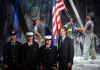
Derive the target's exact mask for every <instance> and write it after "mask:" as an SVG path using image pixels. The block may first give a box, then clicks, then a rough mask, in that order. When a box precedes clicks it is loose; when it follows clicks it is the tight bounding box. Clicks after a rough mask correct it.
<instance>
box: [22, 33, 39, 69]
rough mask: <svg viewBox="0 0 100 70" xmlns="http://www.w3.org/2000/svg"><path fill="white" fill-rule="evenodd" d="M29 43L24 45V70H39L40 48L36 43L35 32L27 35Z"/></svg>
mask: <svg viewBox="0 0 100 70" xmlns="http://www.w3.org/2000/svg"><path fill="white" fill-rule="evenodd" d="M26 39H27V42H26V43H25V44H24V45H23V57H24V58H23V60H24V61H23V64H24V70H38V67H39V66H38V65H39V46H38V44H37V43H36V42H35V41H34V38H33V32H27V33H26Z"/></svg>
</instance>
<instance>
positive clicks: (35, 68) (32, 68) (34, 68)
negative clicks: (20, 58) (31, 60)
mask: <svg viewBox="0 0 100 70" xmlns="http://www.w3.org/2000/svg"><path fill="white" fill-rule="evenodd" d="M23 70H39V65H37V64H24V66H23Z"/></svg>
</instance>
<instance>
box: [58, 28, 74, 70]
mask: <svg viewBox="0 0 100 70" xmlns="http://www.w3.org/2000/svg"><path fill="white" fill-rule="evenodd" d="M58 48H59V49H58V52H59V70H72V64H73V57H74V47H73V43H72V40H71V39H70V38H68V37H66V29H65V28H61V30H60V38H59V40H58Z"/></svg>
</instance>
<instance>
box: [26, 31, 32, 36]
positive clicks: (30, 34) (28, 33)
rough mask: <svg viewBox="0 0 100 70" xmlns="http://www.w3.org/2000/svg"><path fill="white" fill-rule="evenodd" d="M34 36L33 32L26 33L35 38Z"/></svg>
mask: <svg viewBox="0 0 100 70" xmlns="http://www.w3.org/2000/svg"><path fill="white" fill-rule="evenodd" d="M33 35H34V34H33V32H27V33H26V36H33Z"/></svg>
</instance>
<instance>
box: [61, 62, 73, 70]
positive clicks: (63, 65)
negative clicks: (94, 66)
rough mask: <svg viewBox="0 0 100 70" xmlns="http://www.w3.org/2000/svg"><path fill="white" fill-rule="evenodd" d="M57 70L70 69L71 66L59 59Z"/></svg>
mask: <svg viewBox="0 0 100 70" xmlns="http://www.w3.org/2000/svg"><path fill="white" fill-rule="evenodd" d="M59 70H72V66H71V67H67V66H66V65H65V64H64V62H62V61H60V62H59Z"/></svg>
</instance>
